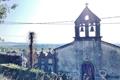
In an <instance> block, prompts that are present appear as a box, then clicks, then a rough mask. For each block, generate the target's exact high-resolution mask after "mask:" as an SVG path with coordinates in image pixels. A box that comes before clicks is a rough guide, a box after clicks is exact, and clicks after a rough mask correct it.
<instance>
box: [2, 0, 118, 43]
mask: <svg viewBox="0 0 120 80" xmlns="http://www.w3.org/2000/svg"><path fill="white" fill-rule="evenodd" d="M86 2H87V3H88V7H89V9H90V10H91V11H92V12H93V13H95V14H96V15H97V16H98V17H99V18H105V17H113V16H120V10H119V7H120V5H119V3H120V1H119V0H11V1H10V2H9V4H10V3H16V4H17V5H18V6H17V8H16V9H15V10H11V11H10V12H9V14H8V15H7V18H6V19H5V21H6V22H7V21H8V22H33V23H37V22H39V23H47V22H57V21H73V22H70V23H62V24H19V25H18V24H0V36H1V37H2V38H4V39H5V42H22V43H23V42H24V43H26V42H28V40H29V38H28V34H29V32H30V31H33V32H35V42H36V43H50V44H61V43H69V42H72V41H73V40H74V38H73V37H74V26H75V25H74V21H75V20H76V19H77V17H78V16H79V15H80V13H81V12H82V10H83V9H84V8H85V4H86ZM116 22H120V18H111V19H101V36H102V40H104V41H107V42H110V43H120V36H119V33H120V24H102V23H116Z"/></svg>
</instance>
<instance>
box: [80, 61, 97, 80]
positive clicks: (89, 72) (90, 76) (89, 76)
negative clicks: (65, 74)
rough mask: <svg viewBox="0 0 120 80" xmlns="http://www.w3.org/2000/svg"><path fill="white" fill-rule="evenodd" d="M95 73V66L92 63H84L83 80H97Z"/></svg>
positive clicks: (82, 68)
mask: <svg viewBox="0 0 120 80" xmlns="http://www.w3.org/2000/svg"><path fill="white" fill-rule="evenodd" d="M94 72H95V70H94V65H93V64H92V63H91V62H90V61H85V62H83V64H82V66H81V73H82V76H81V78H82V79H81V80H95V78H94Z"/></svg>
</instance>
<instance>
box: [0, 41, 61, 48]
mask: <svg viewBox="0 0 120 80" xmlns="http://www.w3.org/2000/svg"><path fill="white" fill-rule="evenodd" d="M61 45H63V44H34V47H35V48H52V49H53V48H56V47H59V46H61ZM0 47H4V48H22V49H24V48H28V47H29V44H28V43H14V42H0Z"/></svg>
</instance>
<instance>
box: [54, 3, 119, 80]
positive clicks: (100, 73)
mask: <svg viewBox="0 0 120 80" xmlns="http://www.w3.org/2000/svg"><path fill="white" fill-rule="evenodd" d="M100 21H101V19H100V18H99V17H97V16H96V15H95V14H94V13H93V12H92V11H91V10H90V9H89V8H88V5H86V7H85V8H84V10H83V11H82V13H81V14H80V16H79V17H78V18H77V19H76V20H75V22H74V23H75V37H74V41H72V42H71V43H68V44H65V45H63V46H60V47H57V48H55V49H54V51H55V53H57V55H56V57H57V59H58V62H57V66H58V67H57V72H63V73H67V74H68V75H69V76H71V77H72V80H120V47H119V46H117V45H114V44H111V43H108V42H105V41H102V40H101V38H102V37H101V34H100V30H101V29H100V28H101V26H100Z"/></svg>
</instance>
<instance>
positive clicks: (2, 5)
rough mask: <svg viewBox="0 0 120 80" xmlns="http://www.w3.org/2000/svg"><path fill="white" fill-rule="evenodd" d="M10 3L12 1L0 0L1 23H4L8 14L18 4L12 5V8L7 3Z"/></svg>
mask: <svg viewBox="0 0 120 80" xmlns="http://www.w3.org/2000/svg"><path fill="white" fill-rule="evenodd" d="M9 1H10V0H0V23H3V22H4V19H5V18H6V17H7V14H8V13H9V12H10V11H11V10H12V9H13V10H14V9H15V8H16V7H17V4H12V6H9V5H7V2H9Z"/></svg>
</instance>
